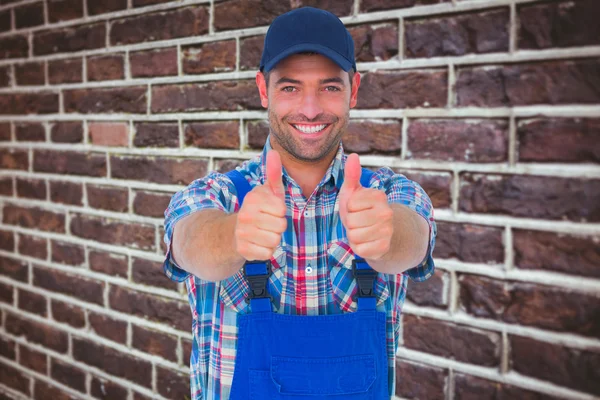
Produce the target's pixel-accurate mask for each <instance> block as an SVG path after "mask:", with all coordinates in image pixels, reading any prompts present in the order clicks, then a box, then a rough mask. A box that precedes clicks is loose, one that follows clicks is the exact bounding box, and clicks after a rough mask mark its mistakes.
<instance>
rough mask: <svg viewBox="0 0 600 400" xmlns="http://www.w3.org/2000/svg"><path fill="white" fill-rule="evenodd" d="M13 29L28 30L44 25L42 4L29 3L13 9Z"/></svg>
mask: <svg viewBox="0 0 600 400" xmlns="http://www.w3.org/2000/svg"><path fill="white" fill-rule="evenodd" d="M14 10H15V27H16V28H17V29H22V28H29V27H32V26H37V25H43V24H44V3H43V2H41V1H40V2H38V3H30V4H26V5H23V6H20V7H15V9H14Z"/></svg>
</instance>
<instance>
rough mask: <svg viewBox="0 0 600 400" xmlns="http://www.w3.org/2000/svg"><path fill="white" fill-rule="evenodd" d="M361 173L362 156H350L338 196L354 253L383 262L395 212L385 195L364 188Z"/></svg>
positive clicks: (392, 230) (379, 191) (378, 191)
mask: <svg viewBox="0 0 600 400" xmlns="http://www.w3.org/2000/svg"><path fill="white" fill-rule="evenodd" d="M361 172H362V169H361V166H360V160H359V158H358V155H357V154H350V155H349V156H348V158H347V159H346V165H345V167H344V183H343V184H342V187H341V189H340V192H339V194H338V197H339V202H340V203H339V205H340V218H341V220H342V224H344V227H345V228H346V236H347V238H348V243H349V244H350V247H351V248H352V250H353V251H354V253H355V254H356V255H357V256H360V257H362V258H365V259H368V260H379V259H381V258H382V257H383V256H384V255H386V254H387V253H388V252H389V250H390V244H391V240H392V235H393V233H394V225H393V216H394V212H393V210H392V208H391V207H390V205H389V204H388V201H387V196H386V194H385V192H383V191H381V190H377V189H369V188H364V187H362V186H361V184H360V175H361Z"/></svg>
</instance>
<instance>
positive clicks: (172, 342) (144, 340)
mask: <svg viewBox="0 0 600 400" xmlns="http://www.w3.org/2000/svg"><path fill="white" fill-rule="evenodd" d="M131 342H132V343H133V347H135V348H136V349H138V350H141V351H143V352H144V353H146V354H154V355H157V356H160V357H162V358H165V359H167V360H170V361H174V362H175V361H177V355H176V354H175V352H176V350H177V336H173V335H167V334H164V333H162V332H158V331H154V330H150V329H144V328H141V327H139V326H135V325H133V336H132V339H131Z"/></svg>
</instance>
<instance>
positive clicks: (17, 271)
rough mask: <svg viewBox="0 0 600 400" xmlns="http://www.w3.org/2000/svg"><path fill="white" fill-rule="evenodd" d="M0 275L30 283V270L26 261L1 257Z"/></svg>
mask: <svg viewBox="0 0 600 400" xmlns="http://www.w3.org/2000/svg"><path fill="white" fill-rule="evenodd" d="M0 275H4V276H8V277H9V278H11V279H15V280H17V281H21V282H27V281H29V268H28V267H27V263H26V262H24V261H19V260H15V259H13V258H8V257H4V256H0ZM11 298H12V297H11Z"/></svg>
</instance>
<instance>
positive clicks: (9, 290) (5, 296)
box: [0, 258, 14, 304]
mask: <svg viewBox="0 0 600 400" xmlns="http://www.w3.org/2000/svg"><path fill="white" fill-rule="evenodd" d="M0 268H2V259H1V258H0ZM1 271H2V269H0V273H2V272H1ZM13 292H14V291H13V287H12V286H9V285H5V284H4V283H0V302H3V303H6V304H13V302H14V293H13Z"/></svg>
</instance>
